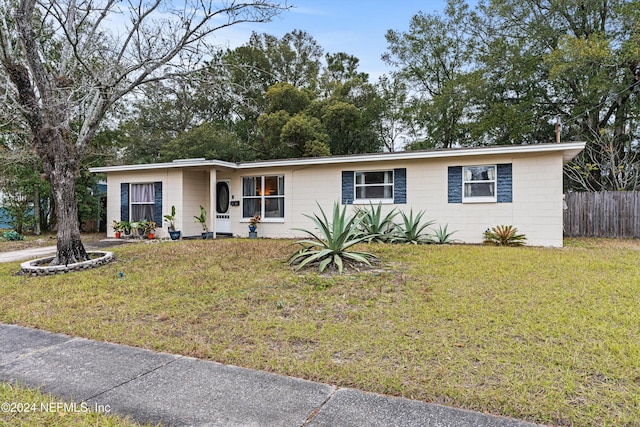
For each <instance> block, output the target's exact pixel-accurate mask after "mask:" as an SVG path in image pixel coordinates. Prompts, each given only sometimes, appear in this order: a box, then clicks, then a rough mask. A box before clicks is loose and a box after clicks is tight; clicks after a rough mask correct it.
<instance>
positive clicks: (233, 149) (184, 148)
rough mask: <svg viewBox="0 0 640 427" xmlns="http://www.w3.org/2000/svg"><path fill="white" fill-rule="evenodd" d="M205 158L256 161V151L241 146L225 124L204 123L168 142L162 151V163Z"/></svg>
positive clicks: (228, 160)
mask: <svg viewBox="0 0 640 427" xmlns="http://www.w3.org/2000/svg"><path fill="white" fill-rule="evenodd" d="M199 157H204V158H206V159H219V160H224V161H227V162H240V161H248V160H253V159H254V151H253V150H252V149H251V148H250V147H248V146H246V145H243V144H241V143H240V142H239V141H238V137H237V136H236V134H235V133H233V132H231V131H229V130H228V129H227V128H226V126H225V124H224V123H217V124H216V123H203V124H202V125H200V126H198V127H195V128H193V129H190V130H188V131H186V132H184V133H182V134H180V135H178V137H176V138H174V139H171V140H169V141H166V142H165V143H163V144H162V148H161V149H160V160H161V161H172V160H175V159H192V158H199Z"/></svg>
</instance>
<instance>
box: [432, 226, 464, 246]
mask: <svg viewBox="0 0 640 427" xmlns="http://www.w3.org/2000/svg"><path fill="white" fill-rule="evenodd" d="M448 228H449V224H446V225H445V226H444V228H442V226H441V225H439V226H438V229H437V230H436V229H435V228H432V229H431V230H432V231H433V232H434V234H433V235H432V236H431V241H432V242H433V243H437V244H439V245H443V244H446V243H453V242H454V240H453V239H451V236H452V235H453V234H455V233H457V232H458V231H457V230H454V231H452V232H449V231H448V230H447V229H448Z"/></svg>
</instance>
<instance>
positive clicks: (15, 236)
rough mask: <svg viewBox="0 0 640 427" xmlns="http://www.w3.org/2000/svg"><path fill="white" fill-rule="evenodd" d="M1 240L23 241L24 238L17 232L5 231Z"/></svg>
mask: <svg viewBox="0 0 640 427" xmlns="http://www.w3.org/2000/svg"><path fill="white" fill-rule="evenodd" d="M2 238H3V239H4V240H14V241H16V240H24V236H23V235H22V234H20V233H18V232H17V231H5V232H4V233H2Z"/></svg>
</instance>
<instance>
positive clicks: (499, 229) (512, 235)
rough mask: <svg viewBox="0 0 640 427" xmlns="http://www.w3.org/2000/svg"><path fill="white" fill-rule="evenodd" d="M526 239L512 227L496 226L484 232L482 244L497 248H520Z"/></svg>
mask: <svg viewBox="0 0 640 427" xmlns="http://www.w3.org/2000/svg"><path fill="white" fill-rule="evenodd" d="M526 240H527V238H526V237H525V235H524V234H518V229H517V228H515V227H514V226H512V225H498V226H496V227H493V228H491V229H488V228H487V230H486V231H485V232H484V243H487V244H491V245H497V246H522V245H524V243H525V241H526Z"/></svg>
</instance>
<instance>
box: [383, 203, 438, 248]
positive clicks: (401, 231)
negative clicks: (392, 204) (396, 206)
mask: <svg viewBox="0 0 640 427" xmlns="http://www.w3.org/2000/svg"><path fill="white" fill-rule="evenodd" d="M423 215H424V211H420V212H418V213H417V214H416V216H415V217H414V216H413V209H411V210H410V211H409V215H407V214H405V213H404V212H402V211H400V216H401V217H402V223H401V224H398V225H397V227H396V231H395V233H394V237H393V240H392V241H393V242H394V243H413V244H418V243H429V242H431V241H432V236H431V235H430V234H429V233H426V232H425V230H426V229H427V227H429V226H430V225H431V224H433V223H434V222H435V221H427V222H425V223H422V216H423Z"/></svg>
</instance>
